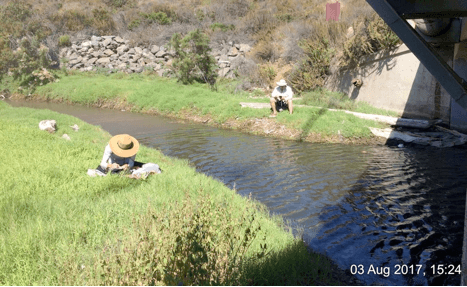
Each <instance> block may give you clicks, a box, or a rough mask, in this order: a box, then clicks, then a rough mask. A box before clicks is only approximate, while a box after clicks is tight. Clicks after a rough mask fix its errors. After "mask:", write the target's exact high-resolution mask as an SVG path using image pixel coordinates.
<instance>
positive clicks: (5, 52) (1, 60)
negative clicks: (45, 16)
mask: <svg viewBox="0 0 467 287" xmlns="http://www.w3.org/2000/svg"><path fill="white" fill-rule="evenodd" d="M30 16H31V6H30V5H27V4H25V3H23V2H10V3H9V4H8V5H5V6H2V7H0V18H1V19H2V21H0V83H1V82H2V79H3V77H4V76H5V75H6V74H7V73H8V72H9V73H11V74H12V75H13V77H14V78H15V79H17V80H21V81H24V83H26V82H30V79H29V78H30V77H31V73H32V72H37V71H39V70H40V69H42V68H48V67H49V65H50V60H49V59H48V57H47V52H48V48H47V47H45V46H43V45H41V41H42V40H43V39H44V38H45V37H46V36H47V35H48V33H49V32H50V31H49V30H48V29H47V28H45V27H43V26H41V25H40V24H39V23H38V22H35V21H30V22H28V23H26V24H25V23H23V22H25V20H26V19H28V17H30ZM31 34H32V35H33V36H30V35H31ZM10 37H15V38H17V37H18V38H19V37H22V39H21V41H19V43H18V46H17V47H15V46H12V45H11V41H10Z"/></svg>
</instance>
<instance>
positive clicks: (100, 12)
mask: <svg viewBox="0 0 467 287" xmlns="http://www.w3.org/2000/svg"><path fill="white" fill-rule="evenodd" d="M92 15H93V16H94V17H93V27H94V28H96V29H97V31H99V33H102V34H107V33H111V32H113V31H114V30H115V22H114V20H113V19H112V15H111V14H110V12H109V11H107V10H105V9H101V8H99V9H93V10H92Z"/></svg>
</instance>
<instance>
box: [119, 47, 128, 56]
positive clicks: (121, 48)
mask: <svg viewBox="0 0 467 287" xmlns="http://www.w3.org/2000/svg"><path fill="white" fill-rule="evenodd" d="M128 50H129V47H128V46H127V45H121V46H119V47H118V48H117V53H118V54H120V55H121V54H123V53H125V52H126V51H128Z"/></svg>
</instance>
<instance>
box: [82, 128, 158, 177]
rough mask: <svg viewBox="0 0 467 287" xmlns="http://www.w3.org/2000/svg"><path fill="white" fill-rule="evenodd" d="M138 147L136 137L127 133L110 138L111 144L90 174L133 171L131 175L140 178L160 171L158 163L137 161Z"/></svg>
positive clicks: (89, 171)
mask: <svg viewBox="0 0 467 287" xmlns="http://www.w3.org/2000/svg"><path fill="white" fill-rule="evenodd" d="M138 149H139V142H138V140H137V139H135V138H134V137H132V136H130V135H127V134H121V135H116V136H114V137H112V138H111V139H110V141H109V144H108V145H107V146H106V147H105V150H104V156H103V157H102V161H101V163H100V165H99V166H98V167H97V168H96V170H95V171H93V170H88V174H89V175H90V176H96V175H101V176H102V175H105V174H107V173H109V172H110V173H119V172H122V171H129V172H130V171H131V173H132V174H131V175H130V177H134V178H139V177H141V176H145V175H146V176H147V175H149V174H152V173H160V172H161V171H160V169H159V166H158V165H157V164H154V163H147V164H144V163H142V162H139V161H135V158H136V153H137V152H138ZM140 168H141V169H140Z"/></svg>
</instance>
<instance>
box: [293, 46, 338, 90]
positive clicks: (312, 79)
mask: <svg viewBox="0 0 467 287" xmlns="http://www.w3.org/2000/svg"><path fill="white" fill-rule="evenodd" d="M299 45H300V47H301V48H302V49H303V51H304V53H305V58H304V59H303V60H302V62H301V63H299V64H298V66H297V67H296V68H295V69H294V70H292V72H291V74H290V75H289V77H288V80H289V81H290V83H291V84H292V85H293V87H294V89H296V90H297V91H300V92H302V91H306V90H312V89H315V88H317V87H321V86H323V84H324V81H325V79H326V74H327V73H328V71H329V67H330V63H331V59H332V57H333V56H334V55H335V52H336V50H335V49H334V48H333V47H332V46H331V44H330V41H329V39H328V38H324V37H323V38H315V39H308V40H302V41H301V42H300V43H299Z"/></svg>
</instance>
